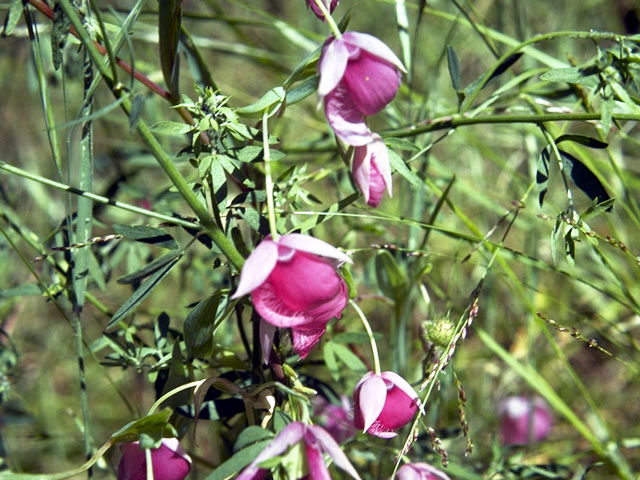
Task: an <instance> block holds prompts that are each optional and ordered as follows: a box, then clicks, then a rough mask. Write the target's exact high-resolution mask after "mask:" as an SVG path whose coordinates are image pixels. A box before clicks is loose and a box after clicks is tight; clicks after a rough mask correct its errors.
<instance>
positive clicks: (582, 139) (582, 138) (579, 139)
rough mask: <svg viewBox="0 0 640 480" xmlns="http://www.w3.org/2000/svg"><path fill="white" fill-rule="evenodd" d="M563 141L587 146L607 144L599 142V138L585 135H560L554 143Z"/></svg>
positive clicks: (593, 146)
mask: <svg viewBox="0 0 640 480" xmlns="http://www.w3.org/2000/svg"><path fill="white" fill-rule="evenodd" d="M564 141H570V142H575V143H579V144H580V145H584V146H585V147H589V148H607V147H608V146H609V144H608V143H605V142H601V141H600V140H596V139H595V138H591V137H588V136H586V135H571V134H567V135H560V136H559V137H558V138H556V140H555V142H556V145H558V144H559V143H560V142H564Z"/></svg>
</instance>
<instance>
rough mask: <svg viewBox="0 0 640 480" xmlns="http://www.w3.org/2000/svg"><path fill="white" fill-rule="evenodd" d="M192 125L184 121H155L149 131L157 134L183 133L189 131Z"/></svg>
mask: <svg viewBox="0 0 640 480" xmlns="http://www.w3.org/2000/svg"><path fill="white" fill-rule="evenodd" d="M192 129H193V127H192V126H191V125H188V124H186V123H180V122H171V121H164V122H157V123H154V124H153V125H151V131H152V132H153V133H156V134H158V135H184V134H185V133H189V132H190V131H191V130H192Z"/></svg>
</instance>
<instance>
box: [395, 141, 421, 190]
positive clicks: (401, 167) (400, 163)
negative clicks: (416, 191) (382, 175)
mask: <svg viewBox="0 0 640 480" xmlns="http://www.w3.org/2000/svg"><path fill="white" fill-rule="evenodd" d="M389 162H390V163H391V166H392V167H393V169H394V170H395V171H397V172H398V173H399V174H400V175H402V176H403V177H404V178H405V179H406V180H407V181H408V182H409V183H410V184H411V185H413V186H414V187H418V188H424V182H423V181H422V180H420V177H418V175H417V174H416V173H415V172H413V170H411V169H410V168H409V167H408V166H407V164H406V163H405V162H404V160H403V159H402V158H400V156H399V155H398V154H397V153H396V152H394V151H393V150H389Z"/></svg>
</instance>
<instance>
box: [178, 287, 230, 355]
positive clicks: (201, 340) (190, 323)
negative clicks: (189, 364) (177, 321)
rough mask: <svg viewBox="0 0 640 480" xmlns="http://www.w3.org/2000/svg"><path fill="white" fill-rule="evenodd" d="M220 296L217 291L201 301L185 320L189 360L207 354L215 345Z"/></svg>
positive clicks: (185, 339)
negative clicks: (214, 330) (215, 328)
mask: <svg viewBox="0 0 640 480" xmlns="http://www.w3.org/2000/svg"><path fill="white" fill-rule="evenodd" d="M220 297H221V294H220V292H216V293H215V294H213V295H211V296H209V297H207V298H205V299H204V300H202V301H200V303H198V305H196V307H195V308H194V309H193V310H191V312H190V313H189V315H188V316H187V318H186V319H185V321H184V342H185V345H186V347H187V359H188V360H189V361H191V360H192V359H193V358H197V357H201V356H206V355H207V354H209V353H210V351H211V348H212V347H213V327H214V324H215V319H216V313H217V312H218V305H219V304H220Z"/></svg>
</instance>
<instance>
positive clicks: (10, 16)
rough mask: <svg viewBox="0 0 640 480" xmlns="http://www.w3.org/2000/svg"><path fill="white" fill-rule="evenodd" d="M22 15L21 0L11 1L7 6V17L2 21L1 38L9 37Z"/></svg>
mask: <svg viewBox="0 0 640 480" xmlns="http://www.w3.org/2000/svg"><path fill="white" fill-rule="evenodd" d="M21 15H22V0H11V5H10V6H9V12H7V16H6V18H5V19H4V28H3V29H2V38H4V37H8V36H9V35H11V33H12V32H13V30H14V29H15V28H16V25H18V21H19V20H20V16H21Z"/></svg>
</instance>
